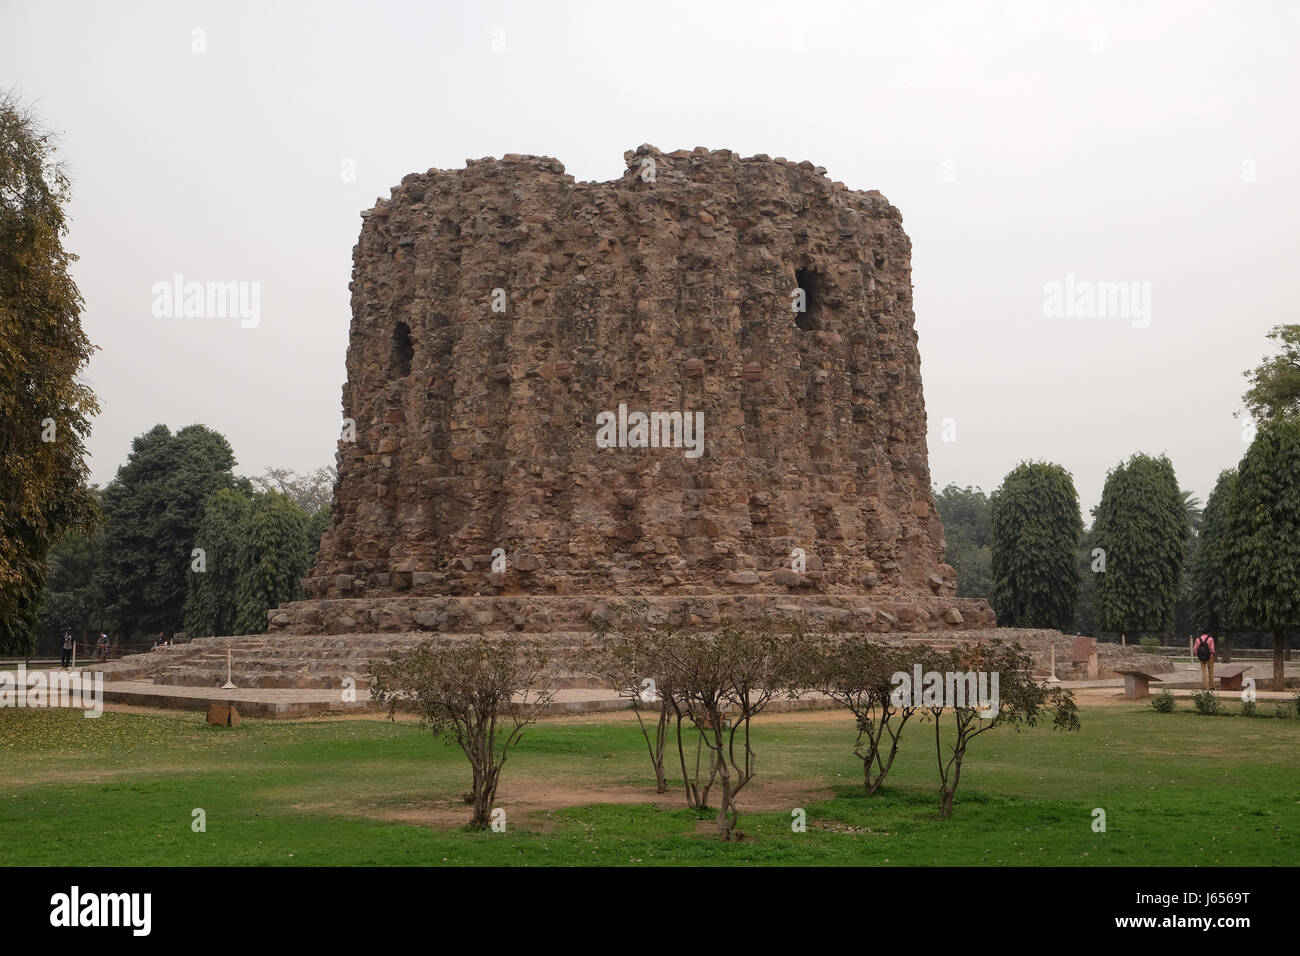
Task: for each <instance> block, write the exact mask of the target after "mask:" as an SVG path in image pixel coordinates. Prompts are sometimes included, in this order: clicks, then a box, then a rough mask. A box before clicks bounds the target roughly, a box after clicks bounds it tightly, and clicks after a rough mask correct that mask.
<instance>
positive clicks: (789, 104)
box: [0, 0, 1300, 518]
mask: <svg viewBox="0 0 1300 956" xmlns="http://www.w3.org/2000/svg"><path fill="white" fill-rule="evenodd" d="M196 30H199V31H203V32H202V33H201V34H196V33H195V31H196ZM200 39H201V42H199V41H200ZM1298 40H1300V2H1289V3H1284V2H1240V3H1226V2H1225V3H1212V2H1188V0H1184V2H1168V3H1147V4H1133V3H1113V4H1107V3H1100V4H1087V5H1083V4H1073V3H1060V2H1052V3H988V4H979V3H972V2H969V0H966V2H954V3H924V2H918V3H907V4H900V3H895V2H890V3H874V2H851V3H846V4H843V5H834V4H823V3H814V2H808V0H803V2H800V3H796V4H791V3H774V2H745V3H711V2H708V0H697V2H685V3H675V2H656V3H654V4H641V3H613V2H596V3H591V4H576V3H575V4H561V3H547V2H532V3H526V2H520V3H513V2H500V0H488V2H481V3H469V2H465V3H439V2H433V3H414V2H411V3H397V2H387V3H385V2H378V0H375V2H368V3H343V2H328V0H327V2H312V3H301V4H295V3H288V2H276V3H274V4H272V3H265V4H250V3H210V4H208V3H183V2H181V3H178V2H159V3H112V4H108V3H61V2H57V0H55V2H51V0H39V2H37V0H33V2H15V0H0V86H4V87H10V86H12V87H14V88H16V89H17V90H18V91H19V92H20V93H21V94H22V95H23V96H24V97H25V98H27V99H30V100H35V101H36V102H37V105H38V108H39V109H40V110H41V112H42V113H43V114H44V116H45V117H46V119H47V120H48V121H49V122H50V123H51V124H52V125H54V126H56V127H57V128H58V129H60V130H61V131H63V140H62V142H63V155H64V158H65V159H66V160H67V161H68V163H69V164H70V165H71V167H72V171H73V177H74V189H75V198H74V202H73V206H72V210H71V215H72V227H71V234H70V236H69V239H68V245H69V247H70V248H71V249H72V250H73V251H74V252H76V253H77V254H79V255H80V256H81V261H80V263H78V265H77V268H76V278H77V281H78V283H79V285H80V287H81V291H82V293H83V295H84V296H85V299H86V311H85V315H84V321H85V326H86V329H87V332H88V334H89V335H90V338H91V340H92V341H93V342H94V343H95V344H97V345H98V346H99V347H100V349H101V350H102V351H100V352H99V353H98V355H97V356H96V358H95V359H94V361H93V363H92V364H91V366H90V368H89V370H88V372H87V373H86V378H87V379H88V380H89V381H90V382H91V383H92V384H93V386H94V388H95V390H96V392H97V393H98V394H99V397H100V399H101V402H102V404H103V408H104V411H103V414H102V415H101V416H100V417H99V418H98V419H97V420H96V424H95V430H94V435H93V437H92V439H91V442H90V450H91V452H92V454H93V460H92V469H93V479H94V480H95V481H98V482H101V483H103V482H107V481H108V480H109V479H111V478H112V476H113V475H114V473H115V472H116V469H117V467H118V465H119V464H121V463H122V461H123V460H124V459H125V456H126V454H127V452H128V451H129V448H130V442H131V439H132V437H134V436H136V435H138V434H140V433H141V432H144V431H146V430H147V429H149V428H150V427H152V426H153V425H155V424H156V423H158V422H164V423H166V424H168V425H169V426H172V427H173V428H175V427H180V426H183V425H186V424H190V423H192V422H202V423H204V424H206V425H209V426H211V427H213V428H216V429H217V430H219V431H221V432H223V433H224V434H225V435H226V436H227V437H228V438H229V439H230V441H231V444H232V445H233V446H234V449H235V454H236V456H237V457H238V459H239V465H240V467H239V470H240V471H241V472H244V473H254V474H255V473H259V472H260V471H261V470H262V468H263V467H265V466H267V465H280V466H288V467H293V468H296V469H299V470H306V469H310V468H313V467H316V466H318V465H322V464H326V463H330V462H332V461H333V455H334V441H335V438H336V437H337V435H338V430H339V419H340V417H341V410H340V389H341V386H342V384H343V379H344V364H343V363H344V353H345V350H346V347H347V331H348V322H349V318H350V313H349V293H348V288H347V286H348V281H349V278H350V273H351V252H352V246H353V244H354V243H355V241H356V238H357V233H358V231H359V229H360V226H361V220H360V218H359V217H358V215H357V214H358V212H359V211H360V210H361V209H364V208H367V207H369V206H371V205H372V204H373V202H374V199H375V197H376V196H385V197H386V196H388V194H389V189H390V187H392V186H394V185H396V184H397V183H398V182H399V181H400V180H401V178H402V176H403V175H405V174H406V173H409V172H415V171H423V170H426V169H428V168H430V167H444V168H446V167H458V166H460V165H462V164H463V162H464V160H465V158H466V157H475V158H477V157H482V156H500V155H502V154H504V153H507V152H521V153H537V154H545V155H550V156H555V157H557V158H559V159H560V160H561V161H562V162H564V163H565V165H566V166H567V168H568V171H569V172H571V173H573V174H574V175H575V176H576V177H577V178H578V179H611V178H614V177H616V176H618V175H619V174H620V173H621V172H622V170H623V168H624V163H623V159H622V153H623V151H624V150H625V149H629V148H634V147H636V146H637V145H638V144H640V143H643V142H648V143H652V144H654V145H656V146H658V147H660V148H661V149H664V150H672V149H677V148H682V147H686V148H690V147H694V146H708V147H710V148H715V149H716V148H728V149H733V150H736V151H738V152H740V153H741V154H744V155H750V154H753V153H760V152H762V153H768V154H770V155H772V156H786V157H789V158H790V159H793V160H802V159H809V160H812V161H813V162H814V163H816V164H818V165H823V166H826V167H827V169H828V170H829V175H830V176H831V177H832V178H834V179H840V180H843V181H844V182H845V183H846V184H847V185H848V186H849V187H850V188H854V189H879V190H881V191H882V192H883V193H884V194H885V195H886V196H887V197H888V198H889V200H890V201H891V202H892V203H894V204H895V205H896V206H898V207H899V208H900V209H901V210H902V213H903V223H904V228H905V229H906V230H907V232H908V234H909V235H910V236H911V238H912V243H913V258H912V266H913V283H914V285H915V307H916V322H917V329H918V332H919V335H920V345H921V357H922V374H923V378H924V382H925V398H926V406H927V409H928V412H929V423H930V453H931V457H930V464H931V470H932V475H933V478H934V481H935V483H936V484H937V485H940V486H942V485H943V484H946V483H947V482H949V481H955V482H958V483H960V484H977V485H980V486H982V487H984V488H985V489H986V490H992V489H993V488H995V487H996V486H997V485H998V483H999V482H1000V481H1001V479H1002V476H1003V475H1004V474H1005V473H1006V472H1007V471H1008V470H1010V469H1011V468H1012V467H1014V465H1015V464H1016V463H1017V462H1018V461H1020V460H1021V459H1024V458H1037V459H1047V460H1051V461H1056V462H1060V463H1061V464H1063V465H1065V466H1066V467H1068V468H1069V469H1070V470H1071V471H1072V472H1073V473H1074V477H1075V483H1076V485H1077V487H1078V489H1079V493H1080V497H1081V500H1082V504H1083V507H1084V509H1085V518H1086V511H1087V509H1089V508H1091V507H1092V506H1093V505H1094V504H1095V503H1096V501H1097V499H1098V498H1099V496H1100V493H1101V486H1102V482H1103V481H1104V478H1105V473H1106V470H1107V468H1109V467H1111V466H1113V465H1114V464H1115V463H1117V462H1118V461H1120V460H1121V459H1122V458H1124V457H1127V456H1128V455H1129V454H1131V453H1133V452H1135V451H1148V452H1151V453H1159V452H1166V453H1168V454H1169V456H1170V457H1171V459H1172V460H1173V462H1174V466H1175V468H1176V469H1177V471H1178V475H1179V479H1180V482H1181V483H1182V485H1183V486H1184V487H1187V488H1191V489H1193V490H1194V491H1195V492H1196V493H1197V494H1199V495H1200V496H1201V497H1202V498H1204V497H1205V495H1206V494H1208V492H1209V490H1210V488H1211V487H1212V485H1213V482H1214V479H1215V477H1216V475H1217V474H1218V472H1219V471H1220V469H1222V468H1225V467H1229V466H1231V465H1234V464H1235V463H1236V462H1237V460H1238V459H1239V457H1240V456H1241V453H1242V451H1243V450H1244V447H1245V445H1244V444H1243V441H1242V421H1241V420H1239V419H1234V418H1233V413H1234V412H1236V411H1238V410H1239V409H1240V408H1241V400H1240V396H1241V393H1242V391H1243V390H1244V388H1245V380H1244V379H1243V378H1242V374H1241V373H1242V371H1243V370H1245V369H1247V368H1250V367H1253V366H1254V365H1255V364H1257V363H1258V362H1259V360H1260V358H1261V357H1262V356H1263V355H1264V354H1265V353H1266V352H1267V351H1268V348H1267V345H1268V343H1267V342H1266V340H1265V338H1264V336H1265V333H1266V332H1267V330H1268V329H1269V328H1270V327H1271V326H1272V325H1274V324H1276V323H1279V322H1296V321H1300V315H1298V312H1300V310H1297V305H1296V293H1295V286H1294V284H1293V283H1294V277H1295V276H1296V274H1297V265H1296V264H1297V262H1300V227H1298V225H1297V223H1298V222H1300V183H1298V180H1297V170H1300V123H1297V116H1300V63H1298V62H1297V48H1298V43H1297V41H1298ZM197 45H201V46H204V47H205V49H204V50H203V51H202V52H196V50H195V47H196V46H197ZM502 47H504V48H503V49H502ZM349 162H350V163H352V164H354V167H355V181H348V180H347V178H346V177H345V175H344V169H345V163H349ZM177 273H180V274H183V275H184V276H185V277H186V278H187V279H196V280H200V281H208V280H228V281H243V282H257V283H260V290H261V303H260V305H261V319H260V323H259V324H258V325H257V327H255V328H243V327H241V323H240V322H239V320H238V319H190V320H186V319H174V318H157V317H155V316H154V315H153V312H152V308H151V306H152V304H153V298H154V296H153V291H152V290H153V286H154V284H155V283H158V282H160V281H170V280H171V278H172V277H173V276H174V275H175V274H177ZM1067 275H1069V276H1073V277H1074V281H1075V283H1076V287H1077V286H1078V284H1079V283H1083V282H1126V283H1127V282H1133V283H1139V284H1142V283H1149V286H1146V287H1145V288H1149V290H1150V302H1149V304H1150V314H1149V323H1148V321H1147V319H1146V318H1143V317H1142V316H1141V315H1135V316H1134V317H1131V318H1082V317H1077V316H1076V317H1073V318H1069V317H1067V318H1050V317H1048V316H1046V315H1045V314H1044V312H1045V309H1044V299H1045V294H1044V287H1045V285H1046V284H1047V283H1052V282H1057V283H1062V284H1064V283H1065V282H1066V277H1067ZM1137 288H1138V289H1141V288H1143V286H1142V285H1139V286H1137ZM1144 325H1145V327H1143V326H1144ZM945 419H951V423H950V426H951V428H950V432H949V436H950V437H952V436H953V435H954V434H955V438H956V440H955V441H944V440H943V437H944V435H943V425H944V420H945Z"/></svg>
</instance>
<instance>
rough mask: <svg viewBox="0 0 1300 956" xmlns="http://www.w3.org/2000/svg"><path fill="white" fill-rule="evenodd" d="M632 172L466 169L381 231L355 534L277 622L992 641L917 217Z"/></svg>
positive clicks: (805, 180)
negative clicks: (654, 624)
mask: <svg viewBox="0 0 1300 956" xmlns="http://www.w3.org/2000/svg"><path fill="white" fill-rule="evenodd" d="M625 159H626V160H627V171H626V172H625V173H624V175H623V176H622V177H621V178H620V179H617V180H614V181H612V182H581V183H580V182H575V181H574V179H573V177H572V176H569V175H566V174H565V172H564V166H563V165H561V164H560V163H559V162H557V161H556V160H554V159H548V158H544V157H536V156H518V155H508V156H506V157H505V158H503V159H501V160H493V159H484V160H480V161H477V162H475V161H470V162H469V163H468V164H467V165H466V168H464V169H459V170H437V169H433V170H429V172H427V173H423V174H413V175H410V176H407V177H406V178H405V179H403V180H402V184H401V186H399V187H397V188H395V189H394V190H393V194H392V198H391V199H389V200H388V201H386V202H385V201H380V202H379V203H378V204H377V205H376V207H375V208H374V209H371V210H367V211H366V212H363V213H362V214H361V215H362V218H363V219H364V223H363V225H362V229H361V238H360V240H359V241H358V243H357V246H356V249H355V252H354V268H353V279H352V285H351V289H352V327H351V337H350V342H349V346H348V355H347V372H348V379H347V384H346V385H345V386H344V388H343V415H344V417H345V433H344V439H345V440H344V441H342V442H340V445H339V448H340V451H339V456H338V464H339V481H338V485H337V486H336V489H335V496H334V520H333V526H332V528H331V529H330V531H329V532H328V533H327V534H326V535H325V537H324V540H323V541H322V544H321V549H320V553H319V556H318V557H317V561H316V565H315V567H314V568H313V570H312V572H311V574H310V576H309V578H308V580H307V593H308V599H307V600H305V601H302V602H297V603H295V604H291V605H286V606H284V607H281V608H279V609H277V610H275V611H273V612H271V615H272V617H271V623H272V629H273V630H290V631H298V632H322V631H325V632H342V631H350V630H359V631H376V630H441V631H456V630H465V629H467V628H480V627H481V628H484V629H495V630H524V631H551V630H566V629H567V630H574V629H578V628H580V627H581V626H582V624H583V621H584V620H585V617H586V615H587V614H589V613H591V612H593V611H595V612H600V611H601V609H602V608H605V607H608V605H609V604H610V602H612V601H625V600H628V599H634V598H638V597H644V598H646V599H648V600H649V601H650V603H651V604H652V605H653V606H655V607H656V608H658V609H659V610H660V611H661V612H662V613H663V614H664V615H665V616H666V617H668V618H669V619H674V620H678V621H680V622H682V623H695V624H699V623H706V622H709V621H711V620H716V619H718V618H719V617H730V618H732V619H736V618H745V617H751V616H755V615H759V614H762V613H765V612H771V611H778V610H780V611H783V612H786V613H791V612H798V613H803V614H806V615H809V616H811V617H813V618H815V619H820V620H826V619H831V620H834V621H836V622H837V623H839V624H841V625H844V626H847V627H853V628H856V629H870V630H880V631H898V630H932V629H940V628H944V627H957V626H965V627H980V626H988V625H991V624H993V623H994V621H993V614H992V611H991V610H990V609H989V607H988V605H987V603H986V602H984V601H973V600H961V599H958V598H956V597H955V590H956V581H955V574H954V572H953V570H952V568H950V567H948V566H947V565H945V564H943V560H942V554H943V528H942V526H941V524H940V521H939V516H938V514H937V512H936V510H935V507H934V502H933V499H932V497H931V493H930V472H929V466H928V464H927V457H926V417H925V405H924V401H923V398H922V394H921V377H920V360H919V356H918V353H917V342H916V333H915V331H914V329H913V318H914V317H913V312H912V288H911V265H910V258H909V256H910V248H911V244H910V242H909V240H908V238H907V235H906V234H905V233H904V232H903V227H902V220H901V216H900V214H899V212H898V210H897V209H895V208H894V207H893V206H891V205H890V204H889V203H888V202H887V201H886V200H885V198H884V197H883V196H881V195H880V193H878V192H875V191H871V192H856V191H854V190H850V189H847V188H845V186H844V185H843V184H842V183H833V182H831V181H830V180H829V179H828V178H826V176H825V170H823V169H821V168H820V167H814V166H813V165H812V164H811V163H808V162H802V163H791V162H787V161H785V160H784V159H775V160H773V159H771V158H769V157H767V156H761V155H760V156H753V157H749V158H741V157H739V156H736V155H734V154H733V153H731V152H730V151H728V150H716V151H709V150H705V149H696V150H694V151H688V150H679V151H677V152H672V153H661V152H660V151H659V150H657V149H655V148H653V147H650V146H642V147H640V148H639V149H637V150H636V151H635V152H632V151H629V152H628V153H626V154H625ZM620 406H624V408H623V409H622V410H621V411H620ZM604 413H609V414H608V415H606V414H604ZM636 413H642V414H644V415H645V417H646V419H647V420H650V419H651V417H652V416H653V424H654V428H653V435H650V434H649V432H650V431H651V429H650V428H649V427H646V426H644V425H643V426H641V427H638V425H639V423H640V422H641V419H640V418H638V416H637V415H636ZM611 416H612V421H613V424H612V425H611V424H607V423H608V422H610V421H611ZM346 420H351V421H352V422H354V423H355V440H354V441H353V440H349V439H351V438H353V435H352V434H350V432H349V430H348V427H347V426H348V423H347V421H346ZM701 423H702V427H701ZM691 426H693V427H691ZM602 427H603V431H602ZM701 439H702V441H701Z"/></svg>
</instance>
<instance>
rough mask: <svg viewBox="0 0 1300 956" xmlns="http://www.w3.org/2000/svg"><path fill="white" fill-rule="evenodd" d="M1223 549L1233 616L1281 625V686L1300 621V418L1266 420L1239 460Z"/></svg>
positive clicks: (1269, 626) (1277, 660)
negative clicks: (1291, 631) (1289, 641)
mask: <svg viewBox="0 0 1300 956" xmlns="http://www.w3.org/2000/svg"><path fill="white" fill-rule="evenodd" d="M1231 495H1232V497H1231V504H1230V505H1229V506H1228V509H1227V510H1228V519H1227V535H1226V538H1227V542H1226V545H1225V546H1224V550H1223V554H1224V556H1225V558H1226V560H1225V566H1226V568H1227V577H1228V603H1229V613H1230V619H1231V620H1232V621H1234V622H1238V623H1240V624H1242V625H1244V626H1246V627H1257V628H1260V629H1262V630H1266V631H1272V632H1273V686H1274V688H1275V689H1277V690H1281V689H1282V688H1283V687H1284V686H1285V683H1284V681H1283V653H1284V651H1285V649H1286V629H1287V628H1295V627H1300V418H1274V419H1272V420H1268V421H1265V422H1264V423H1262V424H1261V425H1260V427H1259V430H1258V431H1257V432H1256V434H1255V439H1254V441H1252V442H1251V444H1250V448H1248V449H1247V450H1246V454H1245V455H1244V456H1243V457H1242V459H1241V462H1240V464H1238V466H1237V478H1236V481H1235V483H1233V485H1232V487H1231Z"/></svg>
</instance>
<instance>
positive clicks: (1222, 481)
mask: <svg viewBox="0 0 1300 956" xmlns="http://www.w3.org/2000/svg"><path fill="white" fill-rule="evenodd" d="M1236 482H1237V472H1236V469H1233V468H1228V469H1226V470H1224V471H1222V472H1220V473H1219V480H1218V481H1216V482H1215V483H1214V490H1213V491H1211V492H1210V497H1209V498H1208V499H1207V500H1206V502H1205V514H1204V516H1203V517H1202V519H1201V533H1200V534H1199V535H1197V540H1196V550H1195V552H1194V553H1193V555H1192V564H1191V572H1190V574H1189V577H1190V579H1191V582H1190V583H1191V609H1192V626H1193V628H1194V630H1195V631H1196V632H1197V633H1198V634H1201V633H1205V634H1211V635H1213V636H1214V638H1215V641H1216V644H1217V645H1219V646H1222V647H1224V649H1225V650H1226V649H1227V647H1228V642H1229V640H1230V639H1231V638H1230V633H1229V632H1230V623H1229V622H1230V621H1231V620H1232V618H1231V615H1230V612H1229V593H1228V554H1227V548H1228V543H1229V531H1228V519H1229V517H1230V515H1229V509H1230V508H1231V507H1232V494H1233V486H1234V485H1235V484H1236ZM1221 656H1223V655H1221Z"/></svg>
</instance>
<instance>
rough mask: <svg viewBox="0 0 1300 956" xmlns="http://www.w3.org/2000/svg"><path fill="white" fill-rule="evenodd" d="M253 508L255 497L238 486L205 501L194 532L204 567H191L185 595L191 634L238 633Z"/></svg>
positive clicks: (186, 614)
mask: <svg viewBox="0 0 1300 956" xmlns="http://www.w3.org/2000/svg"><path fill="white" fill-rule="evenodd" d="M251 507H252V496H251V495H249V494H248V493H247V492H245V491H243V490H242V489H239V488H222V489H221V490H220V491H218V492H217V493H216V494H214V495H211V496H209V498H208V500H207V501H206V502H205V503H204V506H203V517H202V518H200V519H199V528H198V531H197V532H196V533H195V535H194V547H195V548H201V549H202V550H203V554H204V567H203V570H202V571H196V570H194V569H193V568H191V570H190V575H189V592H188V594H187V595H186V598H185V633H186V634H187V635H189V636H190V637H211V636H214V635H224V634H235V633H238V632H237V631H236V630H235V619H236V617H237V615H238V610H239V577H240V571H241V567H240V557H241V551H242V547H241V543H242V540H243V536H244V535H245V534H246V533H247V531H248V528H247V525H248V513H249V510H250V508H251Z"/></svg>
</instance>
